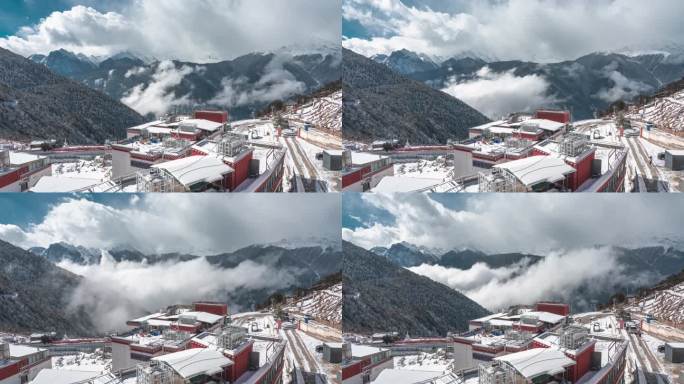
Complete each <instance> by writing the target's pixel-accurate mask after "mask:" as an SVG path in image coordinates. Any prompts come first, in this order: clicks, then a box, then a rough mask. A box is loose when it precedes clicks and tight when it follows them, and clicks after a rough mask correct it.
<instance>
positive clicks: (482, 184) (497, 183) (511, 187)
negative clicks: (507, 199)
mask: <svg viewBox="0 0 684 384" xmlns="http://www.w3.org/2000/svg"><path fill="white" fill-rule="evenodd" d="M478 184H479V189H480V190H479V191H480V192H499V193H501V192H527V188H525V186H524V185H523V184H522V183H520V181H519V180H518V179H517V178H516V177H515V175H513V174H512V173H511V172H509V171H507V170H505V169H501V168H492V170H491V172H480V173H479V175H478Z"/></svg>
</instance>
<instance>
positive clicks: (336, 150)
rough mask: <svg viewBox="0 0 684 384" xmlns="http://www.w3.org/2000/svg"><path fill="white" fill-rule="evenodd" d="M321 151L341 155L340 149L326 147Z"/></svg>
mask: <svg viewBox="0 0 684 384" xmlns="http://www.w3.org/2000/svg"><path fill="white" fill-rule="evenodd" d="M323 152H325V153H327V154H328V155H330V156H342V152H343V151H342V150H341V149H326V150H324V151H323Z"/></svg>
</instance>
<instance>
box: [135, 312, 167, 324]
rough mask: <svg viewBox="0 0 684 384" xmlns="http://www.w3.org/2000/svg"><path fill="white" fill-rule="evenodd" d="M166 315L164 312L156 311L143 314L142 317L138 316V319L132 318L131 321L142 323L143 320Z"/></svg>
mask: <svg viewBox="0 0 684 384" xmlns="http://www.w3.org/2000/svg"><path fill="white" fill-rule="evenodd" d="M164 315H165V313H164V312H156V313H151V314H149V315H145V316H142V317H138V318H137V319H132V320H130V321H131V322H135V323H142V322H143V321H145V320H149V319H154V318H157V317H161V316H164Z"/></svg>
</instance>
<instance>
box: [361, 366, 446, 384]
mask: <svg viewBox="0 0 684 384" xmlns="http://www.w3.org/2000/svg"><path fill="white" fill-rule="evenodd" d="M441 375H442V373H441V372H437V371H418V370H412V369H385V370H383V371H382V372H380V374H379V375H378V377H376V378H375V380H374V381H373V384H411V383H419V382H421V381H425V380H430V379H434V378H436V377H438V376H441Z"/></svg>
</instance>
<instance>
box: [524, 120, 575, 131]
mask: <svg viewBox="0 0 684 384" xmlns="http://www.w3.org/2000/svg"><path fill="white" fill-rule="evenodd" d="M523 125H524V126H537V127H539V128H540V129H543V130H545V131H551V132H556V131H558V130H559V129H561V128H563V127H564V126H565V124H563V123H559V122H557V121H553V120H547V119H529V120H525V122H523Z"/></svg>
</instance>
